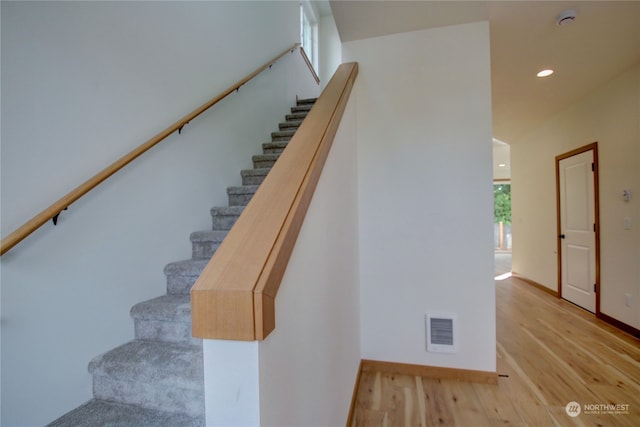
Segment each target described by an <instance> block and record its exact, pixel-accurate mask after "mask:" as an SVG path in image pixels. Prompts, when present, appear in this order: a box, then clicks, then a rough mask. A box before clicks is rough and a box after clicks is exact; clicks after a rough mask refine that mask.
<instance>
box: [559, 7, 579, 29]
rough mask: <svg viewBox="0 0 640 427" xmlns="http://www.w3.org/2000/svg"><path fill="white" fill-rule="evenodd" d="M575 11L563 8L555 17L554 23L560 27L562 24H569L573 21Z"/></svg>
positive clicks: (575, 14)
mask: <svg viewBox="0 0 640 427" xmlns="http://www.w3.org/2000/svg"><path fill="white" fill-rule="evenodd" d="M577 15H578V14H577V12H576V11H575V10H565V11H564V12H562V13H561V14H560V15H558V17H557V18H556V24H558V26H560V27H562V26H563V25H569V24H571V23H572V22H573V21H575V19H576V16H577Z"/></svg>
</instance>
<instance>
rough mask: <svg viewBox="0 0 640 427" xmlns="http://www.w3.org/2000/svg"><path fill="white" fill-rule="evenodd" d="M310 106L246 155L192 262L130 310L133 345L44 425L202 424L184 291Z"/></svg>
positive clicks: (194, 341) (301, 104)
mask: <svg viewBox="0 0 640 427" xmlns="http://www.w3.org/2000/svg"><path fill="white" fill-rule="evenodd" d="M314 102H315V99H306V100H299V101H298V105H296V106H295V107H293V108H291V114H288V115H287V116H286V122H284V123H280V124H279V125H278V129H279V130H278V131H277V132H273V133H272V134H271V139H272V140H271V142H266V143H264V144H263V145H262V147H263V154H261V155H256V156H253V158H252V160H253V163H254V169H250V170H243V171H241V176H242V185H241V186H235V187H229V188H228V189H227V194H228V196H229V206H223V207H214V208H212V209H211V217H212V228H211V229H210V230H204V231H195V232H193V233H191V235H190V240H191V244H192V257H191V258H190V259H187V260H183V261H177V262H172V263H170V264H167V265H166V266H165V268H164V273H165V275H166V277H167V294H166V295H163V296H160V297H157V298H153V299H150V300H147V301H143V302H140V303H138V304H136V305H135V306H133V307H132V308H131V317H132V319H133V321H134V328H135V339H134V340H133V341H130V342H128V343H125V344H123V345H121V346H118V347H116V348H114V349H112V350H110V351H108V352H106V353H104V354H101V355H99V356H97V357H96V358H94V359H93V360H92V361H91V363H90V364H89V372H90V373H91V374H92V375H93V395H94V398H93V399H92V400H90V401H88V402H87V403H85V404H83V405H81V406H79V407H78V408H76V409H74V410H72V411H70V412H68V413H67V414H65V415H63V416H62V417H60V418H58V419H57V420H55V421H53V422H52V423H50V424H48V426H51V427H85V426H86V427H98V426H102V427H106V426H111V427H156V426H166V427H183V426H184V427H199V426H204V425H205V417H204V413H205V408H204V368H203V362H202V340H200V339H198V338H194V337H192V336H191V303H190V297H189V292H190V290H191V287H192V286H193V284H194V282H195V281H196V279H197V278H198V277H199V276H200V274H201V272H202V270H203V269H204V267H205V266H206V264H207V263H208V261H209V259H210V258H211V256H213V254H214V253H215V251H216V249H217V248H218V247H219V246H220V244H221V242H222V240H223V239H224V237H225V236H226V235H227V233H228V232H229V230H230V229H231V227H232V226H233V224H235V222H236V221H237V219H238V217H239V216H240V214H241V213H242V211H243V210H244V207H245V206H246V205H247V204H248V203H249V201H250V200H251V198H252V197H253V195H254V194H255V192H256V191H257V189H258V186H259V185H260V184H261V183H262V182H263V181H264V179H265V177H266V176H267V174H268V172H269V170H270V169H271V167H273V165H274V164H275V162H276V161H277V159H278V157H279V156H280V154H281V153H282V151H283V150H284V149H285V148H286V146H287V144H288V142H289V140H290V139H291V137H292V136H293V134H294V133H295V131H296V130H297V128H298V126H300V124H301V123H302V120H303V119H304V117H305V116H306V114H307V113H308V112H309V110H310V109H311V107H312V106H313V103H314Z"/></svg>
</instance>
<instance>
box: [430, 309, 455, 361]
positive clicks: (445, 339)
mask: <svg viewBox="0 0 640 427" xmlns="http://www.w3.org/2000/svg"><path fill="white" fill-rule="evenodd" d="M426 326H427V351H429V352H433V353H456V352H457V344H458V343H457V341H458V337H457V333H456V315H455V314H451V313H428V314H427V315H426Z"/></svg>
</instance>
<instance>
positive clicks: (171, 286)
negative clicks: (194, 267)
mask: <svg viewBox="0 0 640 427" xmlns="http://www.w3.org/2000/svg"><path fill="white" fill-rule="evenodd" d="M198 277H200V275H197V276H190V275H184V276H183V275H178V274H170V275H167V293H168V294H169V295H188V294H189V293H190V292H191V288H192V287H193V284H194V283H196V280H198Z"/></svg>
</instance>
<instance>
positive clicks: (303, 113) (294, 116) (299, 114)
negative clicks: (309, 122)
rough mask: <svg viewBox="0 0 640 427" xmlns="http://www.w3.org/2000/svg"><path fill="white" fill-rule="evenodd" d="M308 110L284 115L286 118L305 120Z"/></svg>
mask: <svg viewBox="0 0 640 427" xmlns="http://www.w3.org/2000/svg"><path fill="white" fill-rule="evenodd" d="M308 113H309V112H308V111H300V112H297V113H292V114H287V115H286V116H284V118H285V120H303V119H304V118H305V117H307V114H308Z"/></svg>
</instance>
